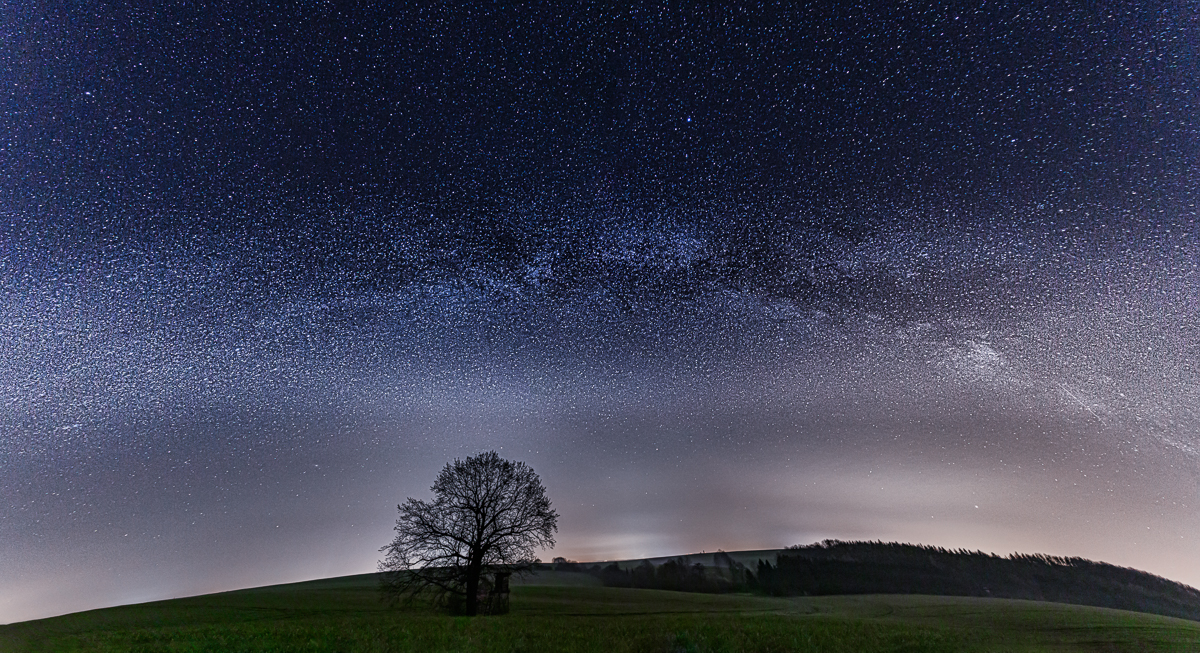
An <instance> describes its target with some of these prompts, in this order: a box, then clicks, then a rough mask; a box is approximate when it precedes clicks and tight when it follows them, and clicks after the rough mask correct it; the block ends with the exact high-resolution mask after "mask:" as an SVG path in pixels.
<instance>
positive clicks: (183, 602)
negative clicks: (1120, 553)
mask: <svg viewBox="0 0 1200 653" xmlns="http://www.w3.org/2000/svg"><path fill="white" fill-rule="evenodd" d="M592 581H593V579H590V578H588V577H586V576H583V575H582V574H579V575H573V574H553V573H550V574H544V575H543V577H542V578H541V579H538V580H537V581H535V582H536V583H538V584H522V585H519V586H516V587H514V588H513V595H512V613H511V614H509V615H505V616H500V617H477V618H474V619H471V618H466V617H448V616H443V615H440V614H437V613H435V612H432V611H430V610H428V609H424V608H419V607H410V608H388V607H387V606H385V605H383V604H381V603H380V601H379V597H378V594H377V592H376V586H375V579H374V577H373V576H370V575H366V576H354V577H348V578H343V579H332V580H328V581H314V582H310V583H298V584H293V585H280V586H274V587H267V588H259V589H252V590H243V591H238V592H228V593H224V594H212V595H207V596H199V597H194V598H186V599H175V600H171V601H160V602H156V603H146V604H140V605H130V606H122V607H116V608H107V609H103V610H93V611H90V612H82V613H77V614H71V615H64V616H61V617H54V618H50V619H41V620H38V621H29V622H23V623H18V624H12V625H8V626H0V650H3V651H314V652H316V651H322V652H323V651H330V652H332V651H598V652H603V653H617V652H620V651H663V652H671V653H674V652H684V651H847V652H850V651H853V652H870V651H897V652H899V651H904V652H917V651H1056V652H1067V651H1139V652H1140V651H1181V652H1182V651H1200V623H1197V622H1191V621H1185V620H1180V619H1171V618H1168V617H1158V616H1153V615H1145V614H1138V613H1132V612H1121V611H1116V610H1106V609H1102V608H1089V607H1079V606H1070V605H1061V604H1053V603H1037V602H1031V601H1010V600H1003V599H976V598H954V597H932V596H897V595H889V596H830V597H802V598H768V597H759V596H750V595H708V594H687V593H680V592H666V591H658V590H637V589H621V588H607V587H597V586H595V585H594V584H593V582H592Z"/></svg>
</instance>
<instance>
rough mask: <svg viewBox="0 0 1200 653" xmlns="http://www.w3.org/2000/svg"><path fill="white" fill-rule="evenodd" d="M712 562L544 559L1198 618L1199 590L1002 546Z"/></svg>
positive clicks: (653, 582)
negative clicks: (1002, 550)
mask: <svg viewBox="0 0 1200 653" xmlns="http://www.w3.org/2000/svg"><path fill="white" fill-rule="evenodd" d="M715 563H716V564H715V565H714V566H713V567H705V566H704V565H701V564H688V562H687V560H686V558H682V557H681V558H675V559H671V560H668V561H666V562H664V563H662V564H659V565H654V564H651V563H650V561H648V560H643V561H642V562H641V563H640V564H638V565H637V566H634V567H632V568H627V569H623V568H621V567H620V566H618V565H617V564H615V563H612V564H609V565H607V566H601V565H591V566H585V565H580V564H578V563H574V562H570V561H567V560H564V559H562V558H557V559H555V562H554V564H553V565H552V567H553V568H554V569H557V570H559V571H579V572H585V573H588V574H591V575H593V576H595V577H597V578H599V579H600V580H601V581H602V582H603V583H604V584H605V585H607V586H610V587H637V588H645V589H664V590H676V591H685V592H755V593H759V594H767V595H772V596H805V595H829V594H933V595H943V596H980V597H993V598H1008V599H1028V600H1035V601H1053V602H1058V603H1072V604H1077V605H1091V606H1098V607H1106V608H1117V609H1122V610H1134V611H1138V612H1148V613H1153V614H1161V615H1167V616H1173V617H1182V618H1185V619H1193V620H1200V591H1197V590H1196V589H1194V588H1192V587H1188V586H1187V585H1183V584H1180V583H1176V582H1173V581H1170V580H1167V579H1165V578H1161V577H1159V576H1155V575H1153V574H1148V573H1146V572H1143V571H1138V570H1136V569H1129V568H1126V567H1117V566H1115V565H1110V564H1106V563H1102V562H1093V561H1091V560H1086V559H1084V558H1064V557H1058V556H1048V555H1040V554H1035V555H1026V554H1012V555H1009V556H1004V557H1002V556H998V555H995V554H991V553H983V552H981V551H967V550H965V549H958V550H949V549H944V548H940V547H932V546H921V545H913V544H898V543H885V542H841V541H837V540H825V541H824V542H820V543H817V544H810V545H807V546H794V547H789V548H787V549H784V550H783V551H781V552H779V554H777V555H776V557H775V563H774V564H772V563H771V562H770V561H768V560H759V561H758V564H757V566H756V568H755V569H753V570H750V569H747V568H746V567H745V566H743V565H742V564H740V563H738V562H736V561H734V560H733V559H732V558H731V557H730V556H729V555H728V554H726V553H723V552H719V553H718V554H717V555H716V558H715Z"/></svg>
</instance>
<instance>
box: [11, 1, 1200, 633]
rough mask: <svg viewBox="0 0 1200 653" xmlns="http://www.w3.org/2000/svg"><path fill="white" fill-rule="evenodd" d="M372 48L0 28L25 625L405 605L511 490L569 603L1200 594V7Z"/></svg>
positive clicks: (244, 37) (263, 34)
mask: <svg viewBox="0 0 1200 653" xmlns="http://www.w3.org/2000/svg"><path fill="white" fill-rule="evenodd" d="M111 4H116V3H111ZM379 4H380V5H381V6H372V5H370V4H364V5H362V6H350V5H338V4H334V3H330V2H304V3H297V5H295V6H267V5H264V6H254V5H250V4H247V3H244V2H236V3H227V4H220V3H171V4H167V3H163V5H164V6H153V5H152V4H151V3H148V2H136V0H135V2H133V3H132V5H133V6H130V5H128V4H127V5H124V6H110V3H100V4H96V3H74V2H54V1H48V2H32V3H16V4H14V5H11V6H7V7H6V8H5V9H4V11H3V12H0V43H2V47H0V89H2V90H0V125H2V129H0V622H11V621H18V620H23V619H30V618H36V617H41V616H47V615H51V614H59V613H64V612H69V611H75V610H81V609H87V608H93V607H99V606H104V605H113V604H118V603H128V602H135V601H143V600H151V599H158V598H169V597H175V596H183V595H189V594H197V593H204V592H212V591H220V590H227V589H233V588H238V587H247V586H255V585H263V584H268V583H279V582H288V581H294V580H302V579H310V578H317V577H326V576H333V575H342V574H351V573H364V572H370V571H374V569H375V564H376V561H377V560H378V559H379V557H380V553H379V551H378V549H379V547H381V546H384V545H385V544H387V543H388V542H389V541H390V539H391V537H392V531H391V529H392V526H393V524H394V522H395V518H396V516H397V511H396V504H398V503H400V502H402V501H403V500H404V499H405V497H408V496H414V497H417V498H428V497H429V486H430V484H431V483H432V482H433V479H434V477H435V476H436V474H437V471H438V470H439V469H440V468H441V467H442V466H443V465H444V464H445V463H446V462H448V461H450V460H452V459H454V458H455V457H465V456H469V455H473V454H475V453H478V452H480V451H484V450H489V449H495V450H496V451H497V452H499V453H500V454H501V455H502V456H503V457H506V458H510V459H514V460H522V461H525V462H527V463H529V464H530V465H532V466H533V468H534V469H535V470H536V471H537V472H538V473H539V474H540V475H541V477H542V480H543V482H544V483H545V485H546V488H547V492H548V495H549V496H550V498H551V500H552V501H553V502H554V507H555V509H556V510H557V511H558V512H559V513H560V515H561V518H560V521H559V525H560V531H559V536H558V542H559V545H558V547H557V548H556V549H554V550H553V551H550V552H546V553H545V554H544V555H543V558H546V559H549V557H551V556H555V555H563V556H566V557H568V558H574V559H580V560H603V559H617V558H632V557H643V556H652V555H668V554H676V553H685V552H698V551H701V550H707V551H712V550H715V549H717V548H722V549H725V550H737V549H753V548H774V547H782V546H787V545H792V544H802V543H809V542H812V541H815V540H819V539H824V538H827V537H836V538H841V539H872V540H874V539H882V540H899V541H906V542H914V543H918V542H919V543H924V544H931V545H938V546H946V547H955V548H957V547H965V548H969V549H981V550H984V551H994V552H997V553H1001V554H1006V553H1010V552H1013V551H1023V552H1030V553H1032V552H1042V553H1050V554H1056V555H1072V556H1083V557H1088V558H1092V559H1097V560H1103V561H1107V562H1111V563H1114V564H1119V565H1125V566H1132V567H1137V568H1140V569H1144V570H1147V571H1150V572H1153V573H1157V574H1160V575H1164V576H1167V577H1169V578H1171V579H1174V580H1178V581H1182V582H1185V583H1189V584H1191V585H1200V557H1198V556H1197V555H1196V553H1197V550H1198V549H1197V542H1198V541H1200V467H1198V465H1200V272H1198V268H1200V224H1198V222H1197V207H1196V202H1197V199H1198V197H1197V196H1198V195H1200V159H1198V154H1200V114H1198V110H1200V9H1198V8H1197V5H1196V4H1195V3H1191V2H1154V1H1151V2H1145V3H1050V4H1048V5H1044V6H1037V7H1034V6H1029V5H1030V3H1026V2H999V3H997V2H987V3H983V2H980V3H978V6H974V5H966V4H964V5H953V4H941V5H936V6H920V5H919V4H916V3H908V2H897V3H881V5H880V6H878V7H875V6H850V5H849V4H846V3H827V4H829V5H830V6H826V7H818V6H814V7H811V8H809V9H803V10H796V9H792V8H789V7H787V6H768V5H765V4H763V5H759V4H755V5H749V6H746V7H742V8H736V9H735V8H730V9H711V10H709V9H706V10H703V11H693V10H690V9H681V8H679V7H677V6H674V5H670V6H667V5H658V4H653V5H652V4H646V3H638V4H637V5H636V7H635V8H633V9H629V8H625V7H604V6H600V5H595V4H587V5H574V6H571V5H567V4H565V3H545V4H542V3H537V4H528V5H519V4H516V3H500V4H499V5H490V4H489V5H486V6H483V5H481V6H470V7H468V6H461V5H460V3H448V4H446V5H431V6H428V7H426V8H423V9H394V8H391V7H386V6H385V5H388V4H390V3H379ZM400 4H408V3H400ZM139 5H140V6H139Z"/></svg>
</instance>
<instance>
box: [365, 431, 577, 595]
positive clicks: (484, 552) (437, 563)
mask: <svg viewBox="0 0 1200 653" xmlns="http://www.w3.org/2000/svg"><path fill="white" fill-rule="evenodd" d="M430 489H431V490H432V491H433V500H432V501H421V500H418V499H413V498H412V497H409V498H408V500H407V501H405V502H404V504H403V505H399V506H397V508H399V510H400V518H399V519H397V520H396V529H395V530H396V537H395V539H393V540H392V543H391V544H389V545H387V546H385V547H383V548H382V549H380V551H381V552H383V553H385V554H386V555H385V557H384V559H383V560H381V561H380V562H379V570H380V571H381V572H384V574H383V577H382V578H383V580H382V585H381V588H382V590H383V591H384V593H385V595H386V596H387V597H388V598H389V599H390V600H392V601H393V602H394V601H397V600H399V599H401V598H405V597H407V598H411V597H414V596H417V595H420V594H422V593H426V592H431V593H432V594H433V596H434V598H435V599H436V600H438V601H440V602H442V603H444V604H446V605H448V606H449V607H450V608H451V610H452V611H457V609H458V608H459V607H461V610H462V612H463V613H464V614H467V615H475V614H478V613H479V612H480V607H481V604H480V599H481V598H483V599H484V601H485V603H484V605H483V608H484V611H485V612H496V611H501V612H502V611H505V610H504V609H503V608H506V604H505V605H504V606H497V605H495V604H494V603H493V602H492V601H491V599H492V591H493V590H500V586H504V590H503V591H504V592H505V593H506V592H507V587H506V586H507V578H508V575H509V574H511V573H513V572H518V573H519V572H521V571H524V570H526V569H528V568H529V566H530V565H531V564H532V563H533V553H534V550H535V549H537V548H539V547H553V546H554V537H553V534H554V532H555V531H557V530H558V514H557V513H555V512H554V511H553V510H551V509H550V500H549V499H547V498H546V488H545V487H543V486H542V482H541V479H539V478H538V475H537V474H535V473H534V471H533V469H532V468H531V467H529V466H528V465H526V464H525V463H522V462H511V461H508V460H504V459H503V458H501V457H500V456H499V455H497V454H496V452H495V451H489V452H486V453H482V454H479V455H478V456H474V457H470V458H467V459H466V460H458V459H455V461H454V462H453V463H450V464H447V465H446V466H445V467H444V468H443V469H442V471H441V473H439V474H438V476H437V480H436V481H434V484H433V487H432V488H430ZM481 594H482V597H481ZM498 607H500V608H501V609H499V610H497V608H498Z"/></svg>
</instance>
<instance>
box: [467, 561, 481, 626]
mask: <svg viewBox="0 0 1200 653" xmlns="http://www.w3.org/2000/svg"><path fill="white" fill-rule="evenodd" d="M481 571H482V565H481V564H480V563H478V562H475V561H474V560H472V561H471V562H470V564H468V565H467V605H466V613H467V616H468V617H474V616H475V615H476V614H478V613H479V574H480V572H481Z"/></svg>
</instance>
